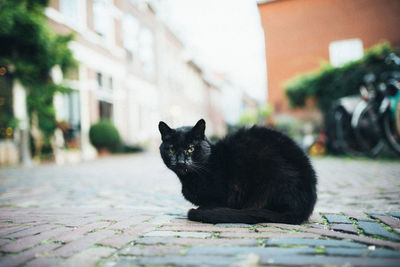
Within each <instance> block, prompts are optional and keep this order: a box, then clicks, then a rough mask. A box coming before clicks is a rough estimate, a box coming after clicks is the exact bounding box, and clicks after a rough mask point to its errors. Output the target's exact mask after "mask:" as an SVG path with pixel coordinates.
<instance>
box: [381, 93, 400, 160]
mask: <svg viewBox="0 0 400 267" xmlns="http://www.w3.org/2000/svg"><path fill="white" fill-rule="evenodd" d="M382 128H383V133H384V135H385V138H386V141H387V143H388V144H389V146H390V147H391V148H392V149H393V150H394V151H395V152H396V153H397V154H399V155H400V98H397V102H396V104H395V110H394V113H392V112H390V110H388V111H387V112H385V113H384V115H383V118H382Z"/></svg>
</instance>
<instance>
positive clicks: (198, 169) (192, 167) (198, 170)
mask: <svg viewBox="0 0 400 267" xmlns="http://www.w3.org/2000/svg"><path fill="white" fill-rule="evenodd" d="M188 169H189V170H192V171H194V172H195V173H197V174H199V175H201V174H210V171H209V170H208V169H207V168H206V167H204V166H203V165H201V164H197V163H195V162H192V164H190V165H188Z"/></svg>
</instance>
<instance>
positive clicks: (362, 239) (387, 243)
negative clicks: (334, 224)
mask: <svg viewBox="0 0 400 267" xmlns="http://www.w3.org/2000/svg"><path fill="white" fill-rule="evenodd" d="M281 227H282V228H284V227H285V226H284V225H282V226H281ZM287 229H296V230H299V231H302V232H309V233H316V234H320V235H323V236H327V237H333V238H337V239H350V240H353V241H357V242H361V243H365V244H370V245H375V246H384V247H389V248H393V249H399V248H400V243H398V242H397V243H396V242H392V241H386V240H380V239H376V238H370V237H366V236H358V235H353V234H346V233H341V232H337V231H330V230H325V229H317V228H306V227H302V226H298V225H288V227H287Z"/></svg>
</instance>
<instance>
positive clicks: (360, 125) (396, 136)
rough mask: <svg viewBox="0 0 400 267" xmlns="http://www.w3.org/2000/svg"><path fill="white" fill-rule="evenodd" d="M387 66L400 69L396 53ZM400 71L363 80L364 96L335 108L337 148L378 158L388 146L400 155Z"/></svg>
mask: <svg viewBox="0 0 400 267" xmlns="http://www.w3.org/2000/svg"><path fill="white" fill-rule="evenodd" d="M385 63H386V64H395V65H394V66H395V68H394V69H399V68H400V58H399V57H398V56H397V55H395V54H394V53H392V54H390V55H389V56H388V57H387V58H386V59H385ZM399 81H400V71H398V70H397V71H390V72H384V73H382V74H381V75H379V77H378V78H377V77H376V75H375V74H372V73H370V74H367V75H365V76H364V80H363V85H362V86H361V87H360V95H361V96H352V97H344V98H341V99H339V100H338V101H337V103H336V106H335V108H334V116H335V131H336V138H337V141H336V142H337V145H338V147H339V148H340V149H341V150H342V152H344V153H346V154H351V155H360V154H366V155H368V156H371V157H375V156H377V155H378V154H379V152H380V151H381V150H382V149H383V147H384V145H385V142H386V143H387V144H388V145H389V146H390V147H391V148H393V150H394V151H395V152H396V153H398V154H400V83H399Z"/></svg>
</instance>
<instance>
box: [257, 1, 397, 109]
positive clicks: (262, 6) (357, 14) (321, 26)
mask: <svg viewBox="0 0 400 267" xmlns="http://www.w3.org/2000/svg"><path fill="white" fill-rule="evenodd" d="M258 8H259V11H260V15H261V23H262V26H263V28H264V32H265V49H266V61H267V81H268V97H267V98H268V102H269V103H270V104H271V105H273V107H274V110H275V112H276V113H287V112H289V104H288V100H287V98H286V96H285V92H284V90H283V85H284V83H285V82H286V81H287V80H288V79H290V78H292V77H293V76H295V75H297V74H300V73H304V72H306V71H310V70H314V69H317V68H318V67H320V66H321V62H323V61H329V62H330V63H331V64H332V65H333V66H338V65H343V64H344V63H347V62H349V61H352V60H356V59H359V58H361V57H362V56H363V52H364V49H366V48H369V47H371V46H372V45H374V44H377V43H378V42H380V41H383V40H386V41H389V42H390V43H391V44H392V45H393V46H395V47H396V46H397V47H398V46H399V45H400V28H399V25H400V1H398V0H379V1H376V0H351V1H348V0H329V1H323V0H295V1H294V0H259V1H258ZM303 111H304V110H303ZM300 113H301V112H300Z"/></svg>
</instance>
